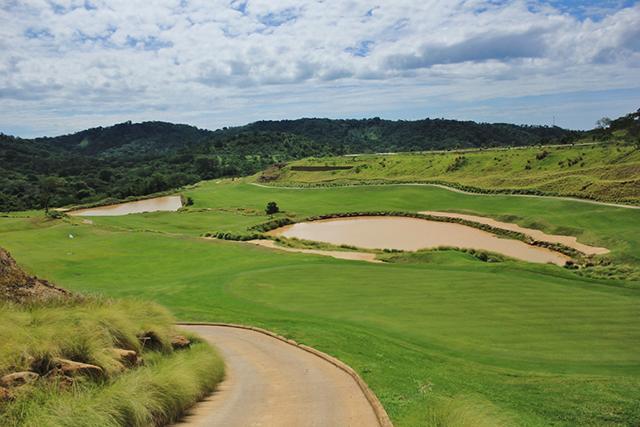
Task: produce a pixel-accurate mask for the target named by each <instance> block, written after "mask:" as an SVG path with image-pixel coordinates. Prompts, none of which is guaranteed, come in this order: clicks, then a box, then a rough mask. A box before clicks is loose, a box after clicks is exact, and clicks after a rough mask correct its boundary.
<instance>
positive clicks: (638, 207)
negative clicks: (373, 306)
mask: <svg viewBox="0 0 640 427" xmlns="http://www.w3.org/2000/svg"><path fill="white" fill-rule="evenodd" d="M249 184H251V185H255V186H257V187H262V188H280V189H285V190H318V189H325V190H326V189H327V188H340V187H365V186H369V187H391V186H394V185H403V186H426V187H438V188H442V189H445V190H449V191H453V192H454V193H462V194H468V195H471V196H485V197H487V196H509V197H533V198H537V199H555V200H568V201H570V202H580V203H589V204H592V205H600V206H612V207H614V208H625V209H640V206H635V205H623V204H621V203H609V202H599V201H597V200H589V199H580V198H578V197H563V196H540V195H536V194H507V193H495V194H494V193H472V192H470V191H464V190H461V189H459V188H455V187H449V186H447V185H443V184H429V183H426V182H425V183H420V182H415V183H393V182H390V183H388V184H344V185H336V186H333V187H322V186H319V185H318V186H311V187H286V186H277V185H265V184H258V183H257V182H250V183H249Z"/></svg>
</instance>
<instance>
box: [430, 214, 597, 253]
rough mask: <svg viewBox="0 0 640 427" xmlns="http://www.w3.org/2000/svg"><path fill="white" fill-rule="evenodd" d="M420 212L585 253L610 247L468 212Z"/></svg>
mask: <svg viewBox="0 0 640 427" xmlns="http://www.w3.org/2000/svg"><path fill="white" fill-rule="evenodd" d="M420 213H421V214H425V215H432V216H439V217H448V218H460V219H465V220H468V221H473V222H479V223H480V224H486V225H489V226H491V227H496V228H502V229H503V230H510V231H516V232H518V233H523V234H526V235H527V236H531V237H532V238H533V239H535V240H540V241H543V242H549V243H560V244H563V245H565V246H568V247H570V248H573V249H576V250H578V251H580V252H582V253H583V254H587V255H601V254H606V253H609V249H607V248H599V247H596V246H589V245H585V244H583V243H579V242H578V239H576V238H575V237H573V236H560V235H557V234H547V233H544V232H542V231H540V230H536V229H533V228H525V227H520V226H519V225H518V224H513V223H509V222H502V221H497V220H495V219H492V218H487V217H483V216H476V215H466V214H459V213H453V212H437V211H423V212H420Z"/></svg>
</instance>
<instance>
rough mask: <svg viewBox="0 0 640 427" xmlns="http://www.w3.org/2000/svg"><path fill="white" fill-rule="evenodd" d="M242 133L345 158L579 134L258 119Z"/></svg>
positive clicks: (429, 122)
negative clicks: (300, 141)
mask: <svg viewBox="0 0 640 427" xmlns="http://www.w3.org/2000/svg"><path fill="white" fill-rule="evenodd" d="M239 129H241V130H245V131H258V132H285V133H292V134H296V135H301V136H305V137H307V138H309V139H312V140H314V141H316V142H319V143H324V144H327V145H331V146H333V147H335V149H337V150H342V151H343V152H344V153H345V154H347V153H367V152H372V151H373V152H395V151H426V150H446V149H453V148H470V147H501V146H522V145H534V144H539V143H543V144H545V143H551V142H560V143H562V142H570V141H571V140H573V139H575V137H576V136H577V135H578V133H576V132H572V131H568V130H565V129H562V128H559V127H548V126H522V125H513V124H508V123H476V122H472V121H458V120H445V119H424V120H415V121H405V120H399V121H392V120H382V119H379V118H373V119H364V120H331V119H298V120H278V121H259V122H255V123H251V124H249V125H247V126H244V127H242V128H239ZM338 154H340V153H338Z"/></svg>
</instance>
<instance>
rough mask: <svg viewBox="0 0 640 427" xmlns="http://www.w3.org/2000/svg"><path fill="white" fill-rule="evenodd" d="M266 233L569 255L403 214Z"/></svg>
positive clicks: (551, 257)
mask: <svg viewBox="0 0 640 427" xmlns="http://www.w3.org/2000/svg"><path fill="white" fill-rule="evenodd" d="M269 234H271V235H274V236H283V237H290V238H298V239H304V240H314V241H318V242H325V243H331V244H334V245H352V246H356V247H359V248H367V249H400V250H405V251H416V250H419V249H430V248H437V247H440V246H452V247H459V248H466V249H479V250H485V251H490V252H496V253H499V254H503V255H506V256H509V257H512V258H516V259H520V260H523V261H529V262H536V263H553V264H557V265H564V264H565V262H566V261H568V260H569V259H570V258H569V257H567V256H566V255H564V254H561V253H559V252H555V251H552V250H549V249H546V248H541V247H537V246H532V245H528V244H526V243H524V242H521V241H519V240H513V239H503V238H500V237H498V236H495V235H493V234H491V233H488V232H486V231H482V230H479V229H476V228H473V227H469V226H466V225H462V224H456V223H450V222H439V221H428V220H424V219H418V218H407V217H394V216H388V217H381V216H362V217H352V218H333V219H326V220H320V221H312V222H300V223H296V224H293V225H288V226H285V227H281V228H278V229H275V230H272V231H271V232H270V233H269Z"/></svg>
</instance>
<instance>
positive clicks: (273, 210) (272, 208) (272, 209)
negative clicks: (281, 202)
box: [264, 202, 280, 215]
mask: <svg viewBox="0 0 640 427" xmlns="http://www.w3.org/2000/svg"><path fill="white" fill-rule="evenodd" d="M264 211H265V212H266V213H267V215H273V214H277V213H278V212H280V208H279V207H278V204H277V203H276V202H269V203H267V208H266V209H265V210H264Z"/></svg>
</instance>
